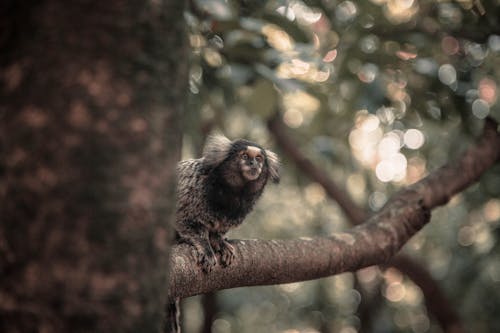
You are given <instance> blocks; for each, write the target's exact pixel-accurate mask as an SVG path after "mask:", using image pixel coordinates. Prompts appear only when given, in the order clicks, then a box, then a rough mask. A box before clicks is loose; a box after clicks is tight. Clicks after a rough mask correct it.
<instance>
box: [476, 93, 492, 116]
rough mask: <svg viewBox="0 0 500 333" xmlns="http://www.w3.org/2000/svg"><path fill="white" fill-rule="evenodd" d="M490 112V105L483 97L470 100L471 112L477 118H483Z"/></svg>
mask: <svg viewBox="0 0 500 333" xmlns="http://www.w3.org/2000/svg"><path fill="white" fill-rule="evenodd" d="M489 113H490V106H489V105H488V103H487V102H486V101H485V100H483V99H480V98H478V99H476V100H475V101H474V102H472V114H473V115H474V116H476V117H477V118H478V119H484V118H486V117H487V116H488V114H489Z"/></svg>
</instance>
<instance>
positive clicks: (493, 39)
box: [488, 34, 500, 52]
mask: <svg viewBox="0 0 500 333" xmlns="http://www.w3.org/2000/svg"><path fill="white" fill-rule="evenodd" d="M488 47H489V48H490V50H491V51H493V52H500V36H499V35H494V34H493V35H491V36H490V37H488Z"/></svg>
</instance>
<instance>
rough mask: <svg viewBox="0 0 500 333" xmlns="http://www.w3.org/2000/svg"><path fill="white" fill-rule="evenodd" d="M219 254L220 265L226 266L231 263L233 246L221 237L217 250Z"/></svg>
mask: <svg viewBox="0 0 500 333" xmlns="http://www.w3.org/2000/svg"><path fill="white" fill-rule="evenodd" d="M217 252H218V253H219V254H220V263H221V265H222V266H224V267H227V266H229V265H231V263H232V262H233V259H234V257H235V255H234V246H232V245H231V244H230V243H229V242H228V241H227V240H226V239H221V241H220V243H219V248H218V251H217Z"/></svg>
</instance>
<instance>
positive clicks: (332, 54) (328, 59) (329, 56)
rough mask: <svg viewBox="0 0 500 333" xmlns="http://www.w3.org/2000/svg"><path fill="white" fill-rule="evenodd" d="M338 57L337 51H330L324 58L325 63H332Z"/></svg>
mask: <svg viewBox="0 0 500 333" xmlns="http://www.w3.org/2000/svg"><path fill="white" fill-rule="evenodd" d="M336 57H337V50H336V49H333V50H330V51H328V52H327V53H326V54H325V56H324V57H323V61H324V62H332V61H334V60H335V58H336Z"/></svg>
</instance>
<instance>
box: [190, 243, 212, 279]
mask: <svg viewBox="0 0 500 333" xmlns="http://www.w3.org/2000/svg"><path fill="white" fill-rule="evenodd" d="M193 253H194V256H195V258H196V263H197V264H198V266H199V267H200V268H201V270H202V271H203V272H204V273H210V272H211V271H212V268H213V267H214V266H215V265H216V264H217V259H216V258H215V254H214V252H213V250H212V248H204V247H202V246H199V247H198V246H195V247H194V248H193Z"/></svg>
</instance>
